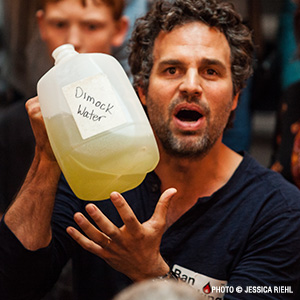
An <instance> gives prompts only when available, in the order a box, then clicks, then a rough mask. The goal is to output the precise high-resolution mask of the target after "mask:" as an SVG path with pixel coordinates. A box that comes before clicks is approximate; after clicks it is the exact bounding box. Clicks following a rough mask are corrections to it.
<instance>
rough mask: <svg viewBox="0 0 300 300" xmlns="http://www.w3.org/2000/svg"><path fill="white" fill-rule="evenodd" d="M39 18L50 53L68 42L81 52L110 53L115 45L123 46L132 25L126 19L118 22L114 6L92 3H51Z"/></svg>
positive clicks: (89, 1) (64, 1) (43, 37)
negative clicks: (128, 26) (112, 8)
mask: <svg viewBox="0 0 300 300" xmlns="http://www.w3.org/2000/svg"><path fill="white" fill-rule="evenodd" d="M37 18H38V23H39V28H40V33H41V38H42V39H43V41H44V42H45V43H46V45H47V47H48V51H49V54H51V53H52V51H53V50H54V49H56V48H57V47H58V46H61V45H63V44H67V43H70V44H73V45H74V47H75V49H76V50H77V51H78V52H81V53H90V52H102V53H110V51H111V47H112V46H116V47H117V46H120V45H121V44H122V42H123V39H124V37H125V34H126V31H127V25H128V24H127V21H126V20H125V18H122V19H121V20H120V21H118V22H117V21H115V20H114V18H113V14H112V10H111V8H110V7H108V6H106V5H105V4H102V3H101V4H98V5H95V4H94V3H93V1H92V0H87V6H85V7H84V6H82V4H81V1H80V0H62V1H59V2H49V3H48V4H47V5H46V7H45V10H44V11H38V12H37Z"/></svg>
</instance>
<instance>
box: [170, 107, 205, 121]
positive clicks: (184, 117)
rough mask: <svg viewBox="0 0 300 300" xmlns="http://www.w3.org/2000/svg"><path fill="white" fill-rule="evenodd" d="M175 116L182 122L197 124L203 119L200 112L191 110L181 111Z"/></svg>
mask: <svg viewBox="0 0 300 300" xmlns="http://www.w3.org/2000/svg"><path fill="white" fill-rule="evenodd" d="M175 116H176V118H177V119H179V120H180V121H182V122H197V121H198V120H199V119H200V118H202V117H203V115H202V114H201V113H199V112H198V111H195V110H189V109H181V110H180V111H179V112H178V113H177V114H176V115H175Z"/></svg>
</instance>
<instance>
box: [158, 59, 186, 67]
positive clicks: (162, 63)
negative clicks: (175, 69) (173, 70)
mask: <svg viewBox="0 0 300 300" xmlns="http://www.w3.org/2000/svg"><path fill="white" fill-rule="evenodd" d="M182 64H183V63H182V62H181V61H180V60H178V59H165V60H162V61H160V62H159V64H158V66H159V67H160V68H161V67H164V66H171V65H172V66H178V65H182Z"/></svg>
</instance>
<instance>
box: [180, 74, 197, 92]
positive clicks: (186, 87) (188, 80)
mask: <svg viewBox="0 0 300 300" xmlns="http://www.w3.org/2000/svg"><path fill="white" fill-rule="evenodd" d="M180 92H181V93H183V94H188V95H200V94H201V93H202V87H201V77H200V74H199V73H198V70H197V69H190V70H188V71H187V72H186V73H185V75H184V76H183V77H182V83H181V84H180Z"/></svg>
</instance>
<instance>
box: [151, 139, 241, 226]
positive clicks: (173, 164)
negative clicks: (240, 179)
mask: <svg viewBox="0 0 300 300" xmlns="http://www.w3.org/2000/svg"><path fill="white" fill-rule="evenodd" d="M241 161H242V156H241V155H239V154H237V153H235V152H234V151H232V150H230V149H229V148H228V147H226V146H225V145H223V144H220V145H218V146H217V147H214V148H213V149H211V151H210V152H209V153H208V154H207V155H206V156H205V157H202V158H198V159H196V158H195V159H191V158H178V157H171V156H170V155H168V154H166V153H165V152H163V151H161V160H160V163H159V165H158V166H157V168H156V170H155V172H156V174H157V175H158V176H159V178H160V180H161V192H163V191H164V190H166V189H167V188H170V187H174V188H176V189H177V194H176V195H175V196H174V197H173V198H172V202H171V204H170V209H169V217H168V219H169V220H168V223H169V225H170V224H172V223H173V222H174V221H176V220H177V219H178V218H179V217H180V216H181V215H183V214H184V213H185V212H186V211H187V210H189V209H190V208H191V207H192V206H193V205H194V204H195V203H196V202H197V200H198V199H199V198H201V197H207V196H211V195H212V194H213V193H214V192H216V191H217V190H219V189H220V188H221V187H222V186H224V185H225V184H226V183H227V182H228V180H229V179H230V178H231V176H232V175H233V173H234V172H235V170H236V169H237V167H238V166H239V164H240V162H241Z"/></svg>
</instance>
